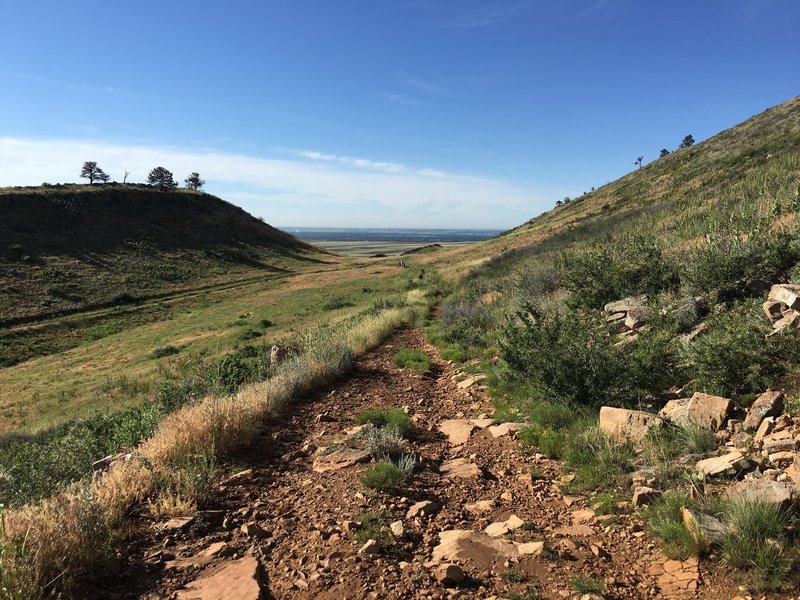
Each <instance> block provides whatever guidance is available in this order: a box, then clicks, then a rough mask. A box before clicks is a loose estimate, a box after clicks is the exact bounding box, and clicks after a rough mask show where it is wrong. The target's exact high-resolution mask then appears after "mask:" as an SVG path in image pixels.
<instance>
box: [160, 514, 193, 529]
mask: <svg viewBox="0 0 800 600" xmlns="http://www.w3.org/2000/svg"><path fill="white" fill-rule="evenodd" d="M193 523H194V517H172V518H171V519H170V520H169V521H166V522H165V523H163V524H162V525H161V527H160V529H161V530H162V531H170V530H175V531H180V530H182V529H186V528H187V527H189V526H191V525H192V524H193Z"/></svg>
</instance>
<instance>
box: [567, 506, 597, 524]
mask: <svg viewBox="0 0 800 600" xmlns="http://www.w3.org/2000/svg"><path fill="white" fill-rule="evenodd" d="M570 516H571V517H572V522H573V523H590V522H592V521H593V520H594V517H595V512H594V511H593V510H589V509H585V510H576V511H575V512H573V513H572V514H571V515H570Z"/></svg>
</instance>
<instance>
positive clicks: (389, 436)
mask: <svg viewBox="0 0 800 600" xmlns="http://www.w3.org/2000/svg"><path fill="white" fill-rule="evenodd" d="M356 436H357V437H358V438H360V439H363V440H364V441H365V442H366V443H367V452H369V453H370V454H371V455H372V456H374V457H375V458H397V457H399V456H401V455H402V454H403V453H404V452H405V451H406V450H407V448H408V443H407V442H406V439H405V438H404V437H403V434H402V433H400V430H399V429H398V428H397V427H396V426H395V425H387V426H385V427H376V426H375V425H373V424H372V423H367V424H366V425H365V426H364V427H363V429H361V431H359V432H358V433H357V434H356Z"/></svg>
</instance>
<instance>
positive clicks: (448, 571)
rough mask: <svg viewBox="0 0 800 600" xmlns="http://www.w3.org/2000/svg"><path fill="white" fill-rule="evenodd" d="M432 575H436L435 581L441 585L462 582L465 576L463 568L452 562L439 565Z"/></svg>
mask: <svg viewBox="0 0 800 600" xmlns="http://www.w3.org/2000/svg"><path fill="white" fill-rule="evenodd" d="M434 576H435V577H436V581H438V582H439V583H441V584H442V585H458V584H459V583H463V581H464V579H465V578H466V577H465V575H464V569H462V568H461V567H459V566H458V565H454V564H453V563H447V564H445V565H440V566H439V568H438V569H436V572H435V573H434Z"/></svg>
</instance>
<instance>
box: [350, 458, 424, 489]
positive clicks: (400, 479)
mask: <svg viewBox="0 0 800 600" xmlns="http://www.w3.org/2000/svg"><path fill="white" fill-rule="evenodd" d="M413 470H414V459H413V458H412V457H409V456H403V457H401V458H400V459H399V460H398V461H397V463H394V462H392V461H391V460H389V459H384V460H381V461H379V462H377V463H375V464H374V465H371V466H369V467H367V468H366V469H365V470H364V472H363V473H361V477H360V480H361V483H362V484H364V485H365V486H366V487H368V488H370V489H373V490H376V491H379V492H385V491H389V490H392V489H394V488H396V487H397V486H399V485H401V484H403V483H405V482H406V481H408V479H409V478H410V477H411V473H412V472H413Z"/></svg>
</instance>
